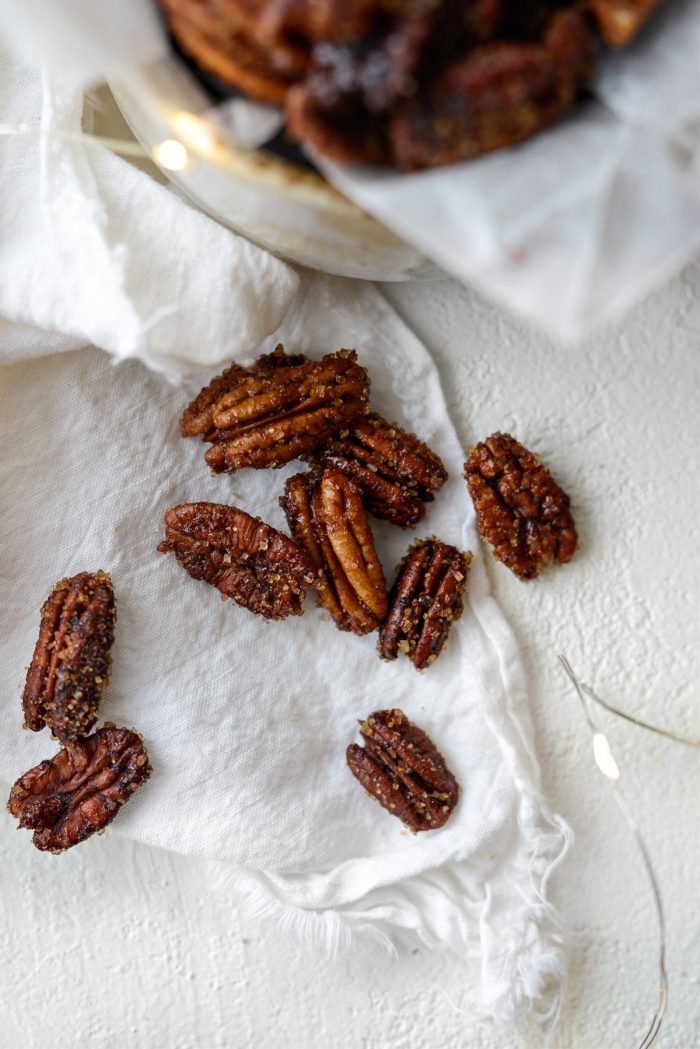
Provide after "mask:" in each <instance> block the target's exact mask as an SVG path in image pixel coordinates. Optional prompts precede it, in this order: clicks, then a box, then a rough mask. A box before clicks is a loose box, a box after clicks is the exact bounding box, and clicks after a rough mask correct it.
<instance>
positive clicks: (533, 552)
mask: <svg viewBox="0 0 700 1049" xmlns="http://www.w3.org/2000/svg"><path fill="white" fill-rule="evenodd" d="M465 476H466V479H467V485H468V487H469V492H470V494H471V497H472V501H473V503H474V508H475V510H476V515H477V523H478V526H479V531H480V533H481V535H482V536H483V537H484V539H486V541H487V542H489V543H491V545H492V546H493V548H494V553H495V555H496V557H497V558H498V559H499V561H502V562H503V564H504V565H507V566H508V568H510V569H511V571H512V572H514V573H515V575H517V576H518V578H519V579H525V580H527V579H534V578H535V577H536V576H537V575H539V573H540V570H541V569H542V567H543V565H545V564H546V563H547V562H550V561H551V562H554V563H557V564H563V563H564V562H566V561H569V560H570V559H571V557H572V556H573V554H574V551H575V550H576V545H577V542H578V537H577V534H576V527H575V525H574V519H573V517H572V515H571V510H570V509H569V497H568V496H567V495H566V493H565V492H563V491H562V489H561V488H560V487H559V485H558V484H557V483H556V481H555V480H554V478H553V477H552V475H551V474H550V472H549V470H547V468H546V467H545V466H543V465H542V463H541V462H540V460H539V459H538V457H537V456H536V455H534V454H533V453H532V452H530V451H528V450H527V448H525V447H523V445H522V444H520V443H519V442H518V441H516V440H515V438H514V437H511V436H510V434H507V433H495V434H492V435H491V437H488V438H487V439H486V440H485V441H483V442H482V443H481V444H477V445H476V447H474V448H472V449H471V451H470V453H469V458H468V459H467V462H466V464H465Z"/></svg>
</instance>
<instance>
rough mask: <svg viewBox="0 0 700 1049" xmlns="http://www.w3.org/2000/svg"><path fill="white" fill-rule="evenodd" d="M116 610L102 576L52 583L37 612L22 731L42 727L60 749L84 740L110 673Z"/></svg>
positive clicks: (105, 577)
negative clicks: (38, 613) (82, 738)
mask: <svg viewBox="0 0 700 1049" xmlns="http://www.w3.org/2000/svg"><path fill="white" fill-rule="evenodd" d="M115 619H116V610H115V605H114V591H113V590H112V580H111V579H110V577H109V576H108V575H107V573H106V572H80V573H79V574H78V575H76V576H73V577H71V578H70V579H62V580H61V581H60V582H58V583H56V585H55V587H54V588H53V590H52V591H51V593H50V594H49V597H48V598H47V600H46V601H45V603H44V605H43V607H42V609H41V626H40V628H39V639H38V641H37V643H36V648H35V649H34V656H33V658H32V662H31V664H30V667H29V670H28V671H27V681H26V684H25V686H24V693H23V695H22V706H23V708H24V723H25V727H26V728H29V729H31V730H32V732H38V731H39V729H42V728H43V727H44V725H48V726H49V728H50V729H51V732H52V733H53V735H54V736H56V737H57V738H58V739H60V740H61V742H62V743H70V742H72V741H73V740H76V739H79V738H80V737H81V736H85V735H87V733H88V732H89V731H90V729H91V728H92V726H93V725H94V724H95V721H96V720H97V709H98V706H99V702H100V697H101V695H102V692H103V691H104V688H105V686H106V685H107V681H108V680H109V672H110V668H111V648H112V642H113V641H114V621H115Z"/></svg>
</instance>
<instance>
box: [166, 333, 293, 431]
mask: <svg viewBox="0 0 700 1049" xmlns="http://www.w3.org/2000/svg"><path fill="white" fill-rule="evenodd" d="M306 359H307V358H306V357H305V356H304V354H303V353H295V354H291V355H288V354H286V353H285V352H284V346H283V345H282V343H279V344H278V345H277V346H276V347H275V351H274V353H265V354H263V356H262V357H258V359H257V361H256V362H255V364H253V365H251V366H250V368H244V367H243V366H242V365H241V364H236V362H235V361H234V362H233V363H232V364H230V365H229V366H228V368H226V369H225V371H223V372H222V373H221V375H217V376H215V377H214V378H213V379H212V380H211V381H210V382H209V383H207V385H206V386H205V387H204V389H203V390H201V391H200V392H199V393H198V394H197V396H196V397H195V399H194V400H193V401H191V402H190V404H188V405H187V407H186V408H185V410H184V412H183V413H182V418H181V420H180V432H181V433H182V436H183V437H197V436H198V435H199V434H202V435H203V436H206V435H207V434H208V433H209V432H210V431H211V430H212V429H213V428H214V421H213V419H212V413H213V411H214V407H215V405H216V403H217V401H218V400H219V398H220V397H222V396H223V395H224V394H225V393H228V392H229V391H230V390H233V389H234V388H235V387H236V385H237V384H238V383H239V382H240V380H241V378H243V377H244V376H246V375H271V374H272V373H273V372H274V371H275V370H276V369H277V368H293V367H296V366H297V365H299V364H303V363H304V361H306Z"/></svg>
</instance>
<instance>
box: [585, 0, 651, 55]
mask: <svg viewBox="0 0 700 1049" xmlns="http://www.w3.org/2000/svg"><path fill="white" fill-rule="evenodd" d="M662 2H663V0H590V3H589V7H590V10H591V13H592V14H593V18H594V19H595V22H596V25H597V27H598V32H599V33H600V35H601V37H602V38H603V40H604V41H605V43H606V44H611V45H612V46H613V47H624V46H625V44H629V42H630V41H631V40H633V39H634V37H635V36H636V35H637V33H638V32H639V30H640V29H641V28H642V26H643V25H644V23H645V22H646V20H647V19H648V18H649V16H650V15H651V13H652V11H654V10H655V9H656V8H657V7H660V5H661V3H662Z"/></svg>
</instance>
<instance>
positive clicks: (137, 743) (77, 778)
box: [7, 725, 151, 853]
mask: <svg viewBox="0 0 700 1049" xmlns="http://www.w3.org/2000/svg"><path fill="white" fill-rule="evenodd" d="M150 774H151V766H150V765H149V763H148V754H147V753H146V748H145V747H144V745H143V741H142V739H141V737H140V736H139V735H138V733H137V732H135V731H133V730H130V729H126V728H115V727H114V726H112V725H105V726H104V728H101V729H98V731H97V732H95V733H93V735H92V736H87V737H85V738H84V739H79V740H77V741H76V742H75V743H74V744H73V746H72V747H70V748H65V749H64V750H59V752H58V754H55V755H54V756H53V757H52V758H50V759H49V760H48V761H42V762H41V763H40V764H39V765H37V766H35V768H33V769H30V770H29V772H25V774H24V775H23V776H21V777H20V778H19V779H18V780H17V782H16V783H15V785H14V787H13V788H12V790H11V791H10V799H9V802H8V805H7V807H8V810H9V811H10V813H11V815H13V816H15V817H16V818H17V819H18V820H19V825H20V827H23V828H25V829H27V830H33V831H34V834H33V836H32V841H33V842H34V845H35V846H36V847H37V849H40V850H41V851H42V852H55V853H58V852H64V851H65V850H66V849H70V848H71V847H72V846H73V845H78V844H79V843H80V842H81V841H85V839H86V838H89V837H90V836H91V835H92V834H94V833H95V832H96V831H98V832H99V831H101V830H104V828H105V827H106V826H107V824H109V823H111V822H112V820H113V819H114V817H115V816H116V814H117V813H118V811H119V809H120V808H121V806H122V805H123V804H124V803H125V802H127V801H128V800H129V798H130V797H131V796H132V794H133V793H134V792H135V791H137V790H138V789H139V787H141V786H142V784H143V783H144V782H145V781H146V780H147V779H148V777H149V776H150Z"/></svg>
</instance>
